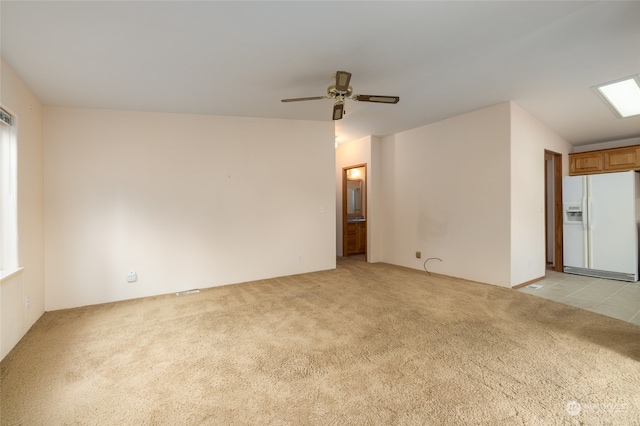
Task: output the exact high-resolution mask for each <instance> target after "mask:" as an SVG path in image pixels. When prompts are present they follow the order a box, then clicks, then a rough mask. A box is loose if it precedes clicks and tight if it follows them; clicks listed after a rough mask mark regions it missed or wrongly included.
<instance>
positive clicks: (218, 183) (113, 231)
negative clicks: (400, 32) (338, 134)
mask: <svg viewBox="0 0 640 426" xmlns="http://www.w3.org/2000/svg"><path fill="white" fill-rule="evenodd" d="M44 116H45V182H46V184H45V213H46V216H45V217H46V222H45V227H46V247H45V252H46V283H47V286H46V309H47V310H53V309H61V308H68V307H73V306H81V305H89V304H96V303H103V302H110V301H115V300H123V299H130V298H136V297H143V296H150V295H156V294H165V293H172V292H177V291H182V290H188V289H192V288H206V287H212V286H218V285H223V284H230V283H237V282H243V281H248V280H256V279H262V278H269V277H276V276H283V275H291V274H299V273H305V272H311V271H317V270H323V269H331V268H334V267H335V254H336V253H335V216H334V213H333V212H334V211H335V187H334V184H333V173H334V172H333V170H334V167H335V158H334V129H333V123H332V122H309V121H293V120H272V119H254V118H237V117H236V118H234V117H214V116H198V115H180V114H161V113H145V112H122V111H106V110H88V109H67V108H49V107H47V108H45V114H44ZM128 271H135V272H136V273H137V275H138V281H137V282H135V283H127V281H126V275H127V272H128Z"/></svg>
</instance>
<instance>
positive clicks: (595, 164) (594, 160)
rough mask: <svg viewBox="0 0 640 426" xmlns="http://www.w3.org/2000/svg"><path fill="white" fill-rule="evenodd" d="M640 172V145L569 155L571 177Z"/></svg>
mask: <svg viewBox="0 0 640 426" xmlns="http://www.w3.org/2000/svg"><path fill="white" fill-rule="evenodd" d="M628 170H640V145H635V146H628V147H624V148H613V149H603V150H601V151H590V152H580V153H577V154H569V175H570V176H575V175H588V174H593V173H608V172H624V171H628Z"/></svg>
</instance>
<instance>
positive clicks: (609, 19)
mask: <svg viewBox="0 0 640 426" xmlns="http://www.w3.org/2000/svg"><path fill="white" fill-rule="evenodd" d="M0 14H1V33H0V35H1V48H2V56H3V58H4V59H5V60H6V61H7V62H8V63H9V65H11V67H12V68H13V69H14V70H15V71H16V72H17V73H18V75H20V77H21V78H22V79H23V81H24V82H25V83H26V84H27V86H29V88H30V89H31V90H32V91H33V92H34V93H35V94H36V95H37V96H38V97H39V98H40V99H41V100H42V101H43V102H44V104H45V105H58V106H70V107H89V108H112V109H125V110H144V111H163V112H176V113H189V114H215V115H232V116H251V117H268V118H284V119H304V120H327V121H330V120H331V110H332V103H331V101H330V100H316V101H309V102H298V103H281V102H280V99H283V98H295V97H305V96H321V95H324V94H325V92H326V88H327V86H328V85H329V84H330V83H331V82H332V79H333V74H334V73H335V71H336V70H345V71H350V72H351V73H353V77H352V79H351V85H352V86H353V88H354V93H360V94H370V95H397V96H400V103H398V104H397V105H385V104H374V103H364V102H354V101H347V106H346V112H347V115H346V116H345V118H344V119H343V120H341V121H337V122H336V133H337V134H338V135H340V136H342V137H343V138H344V139H345V140H351V139H355V138H359V137H362V136H366V135H388V134H392V133H396V132H399V131H402V130H407V129H410V128H415V127H419V126H421V125H425V124H428V123H433V122H436V121H439V120H443V119H446V118H448V117H452V116H456V115H459V114H462V113H466V112H469V111H473V110H475V109H479V108H483V107H486V106H489V105H493V104H496V103H499V102H504V101H508V100H512V101H514V102H516V103H517V104H518V105H520V106H521V107H523V108H524V109H525V110H527V111H529V112H530V113H531V114H532V115H534V116H535V117H537V118H538V119H540V120H541V121H543V122H544V123H546V124H547V125H548V126H549V127H550V128H551V129H553V130H554V131H555V132H556V133H558V134H559V135H560V136H562V137H563V138H565V139H566V140H568V141H569V142H571V143H572V144H574V145H584V144H588V143H596V142H603V141H609V140H618V139H625V138H630V137H637V136H640V117H633V118H627V119H619V118H617V117H616V116H615V115H614V114H613V112H612V111H611V110H610V109H609V108H608V107H607V106H606V105H605V104H604V102H603V101H602V100H601V99H600V98H599V97H598V96H597V95H596V93H595V91H594V90H593V89H592V88H591V87H592V86H594V85H596V84H599V83H604V82H608V81H611V80H616V79H619V78H622V77H627V76H630V75H633V74H638V73H639V72H640V2H638V1H632V2H608V1H607V2H582V1H568V2H564V1H553V2H543V1H533V2H527V1H509V2H479V1H473V2H398V1H392V2H378V1H374V2H368V1H366V2H365V1H356V2H329V1H319V2H311V1H299V2H271V1H258V2H244V1H236V2H218V1H197V2H186V1H175V2H171V1H138V2H132V1H129V2H120V1H108V2H99V1H88V0H85V1H75V2H58V1H43V2H29V1H17V2H14V1H7V0H3V1H1V2H0Z"/></svg>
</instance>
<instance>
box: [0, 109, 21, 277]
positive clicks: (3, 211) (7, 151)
mask: <svg viewBox="0 0 640 426" xmlns="http://www.w3.org/2000/svg"><path fill="white" fill-rule="evenodd" d="M17 151H18V147H17V141H16V120H15V118H14V117H13V116H12V115H11V114H9V113H8V112H7V111H5V110H4V109H2V108H0V278H3V277H5V276H7V275H9V274H11V273H13V272H14V271H16V270H17V269H18V173H17V168H18V155H17Z"/></svg>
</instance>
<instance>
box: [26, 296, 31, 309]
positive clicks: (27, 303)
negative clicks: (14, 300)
mask: <svg viewBox="0 0 640 426" xmlns="http://www.w3.org/2000/svg"><path fill="white" fill-rule="evenodd" d="M30 304H31V302H30V301H29V296H25V297H24V307H25V309H29V305H30Z"/></svg>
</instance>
